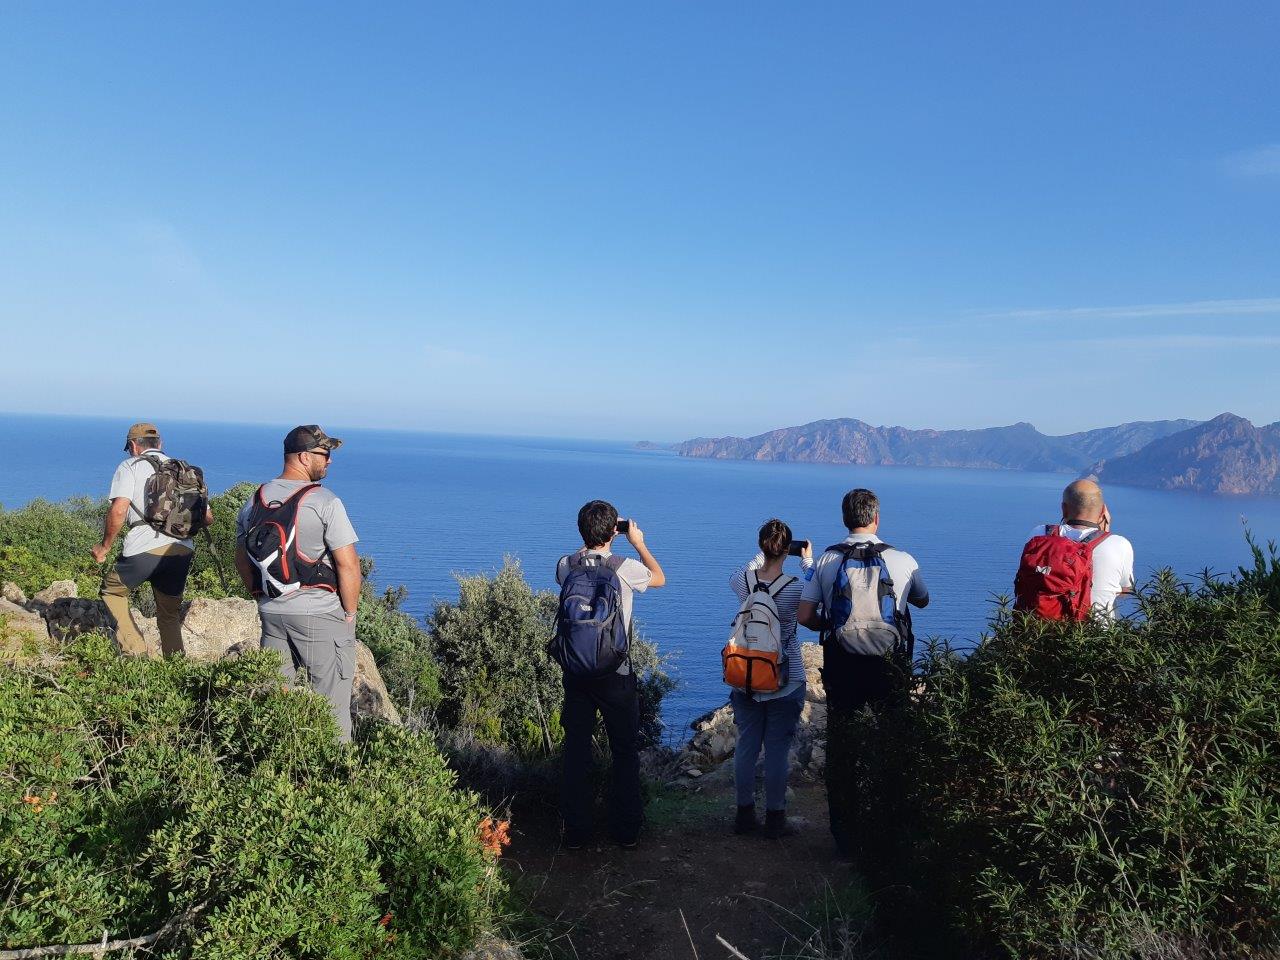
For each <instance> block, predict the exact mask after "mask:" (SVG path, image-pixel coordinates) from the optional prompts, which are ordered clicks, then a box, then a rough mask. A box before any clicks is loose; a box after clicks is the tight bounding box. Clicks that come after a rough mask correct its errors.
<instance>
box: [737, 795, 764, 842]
mask: <svg viewBox="0 0 1280 960" xmlns="http://www.w3.org/2000/svg"><path fill="white" fill-rule="evenodd" d="M759 828H760V821H759V820H757V819H756V805H755V804H754V803H748V804H747V805H746V806H745V807H738V815H737V816H736V817H734V819H733V832H734V833H736V834H737V835H738V836H744V835H746V834H749V833H755V832H756V830H758V829H759Z"/></svg>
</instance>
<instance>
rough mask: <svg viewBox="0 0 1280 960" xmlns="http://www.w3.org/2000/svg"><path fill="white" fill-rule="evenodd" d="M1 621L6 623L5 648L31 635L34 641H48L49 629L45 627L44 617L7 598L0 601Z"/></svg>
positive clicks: (4, 631)
mask: <svg viewBox="0 0 1280 960" xmlns="http://www.w3.org/2000/svg"><path fill="white" fill-rule="evenodd" d="M0 619H2V620H3V622H4V630H3V633H4V637H3V639H4V640H5V647H6V648H9V647H11V646H12V645H13V641H16V640H20V639H21V638H22V637H23V636H27V635H29V636H30V638H31V639H33V640H37V641H40V640H48V639H49V629H48V627H47V626H45V622H44V617H42V616H41V615H40V614H38V613H35V612H33V611H31V610H28V609H27V608H26V607H24V606H21V605H20V604H17V603H14V602H13V601H12V600H9V599H8V598H7V597H6V598H3V599H0Z"/></svg>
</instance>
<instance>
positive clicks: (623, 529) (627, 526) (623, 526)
mask: <svg viewBox="0 0 1280 960" xmlns="http://www.w3.org/2000/svg"><path fill="white" fill-rule="evenodd" d="M618 532H619V533H623V534H625V533H630V532H631V521H630V520H621V519H620V520H618Z"/></svg>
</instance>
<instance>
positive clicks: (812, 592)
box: [800, 533, 929, 613]
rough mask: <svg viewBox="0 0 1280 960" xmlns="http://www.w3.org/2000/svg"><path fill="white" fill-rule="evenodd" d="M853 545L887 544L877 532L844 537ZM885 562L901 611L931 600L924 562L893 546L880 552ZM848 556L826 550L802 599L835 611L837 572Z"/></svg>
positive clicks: (845, 540) (922, 604) (846, 541)
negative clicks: (917, 560)
mask: <svg viewBox="0 0 1280 960" xmlns="http://www.w3.org/2000/svg"><path fill="white" fill-rule="evenodd" d="M844 542H845V543H847V544H850V545H853V544H855V543H884V541H883V540H881V539H880V538H879V537H877V536H876V535H875V534H874V533H851V534H849V536H847V537H845V538H844ZM880 557H881V559H883V560H884V565H885V566H886V567H887V568H888V569H889V577H890V578H891V579H892V580H893V589H894V592H895V593H896V594H897V597H898V610H899V612H901V613H905V612H906V609H907V604H908V603H912V604H914V605H915V606H918V607H920V606H924V605H925V604H926V603H928V602H929V588H928V587H927V586H925V582H924V577H922V576H921V575H920V564H918V563H916V558H915V557H913V556H912V555H911V554H909V553H907V552H906V551H905V550H897V549H894V548H893V547H890V548H889V549H888V550H886V551H885V552H884V553H882V554H880ZM843 562H844V557H843V556H842V555H841V554H839V553H832V552H831V551H826V552H824V553H823V554H822V556H820V557H819V558H818V566H817V568H816V570H815V573H814V576H813V579H811V580H809V582H808V583H806V584H805V585H804V591H803V593H802V594H801V597H800V599H802V600H807V601H809V602H810V603H817V604H821V605H822V606H823V607H824V608H825V609H826V611H827V612H828V613H829V612H830V611H831V593H832V591H833V590H834V589H835V583H836V572H837V571H838V570H839V569H840V564H842V563H843Z"/></svg>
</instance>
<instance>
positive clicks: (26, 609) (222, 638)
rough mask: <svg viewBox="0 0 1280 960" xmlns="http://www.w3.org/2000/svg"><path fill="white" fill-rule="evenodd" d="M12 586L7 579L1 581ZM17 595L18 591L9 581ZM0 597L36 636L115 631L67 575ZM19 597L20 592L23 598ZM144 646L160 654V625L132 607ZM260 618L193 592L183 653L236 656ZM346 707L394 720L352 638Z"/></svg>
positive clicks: (243, 604) (256, 638)
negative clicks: (27, 593)
mask: <svg viewBox="0 0 1280 960" xmlns="http://www.w3.org/2000/svg"><path fill="white" fill-rule="evenodd" d="M5 587H13V584H5ZM13 589H14V591H16V594H15V595H17V596H21V595H22V591H20V590H18V589H17V587H13ZM9 592H10V591H7V590H6V599H4V600H0V615H3V616H4V618H5V623H6V625H7V626H6V629H7V630H8V631H9V632H13V631H16V630H23V631H30V632H33V633H35V634H36V635H37V636H38V637H41V638H43V637H52V638H53V639H54V640H66V639H68V638H70V637H74V636H78V635H80V634H85V633H104V634H106V635H108V636H111V635H113V634H114V633H115V627H116V624H115V619H114V618H113V617H112V616H111V614H110V612H109V611H108V610H107V607H106V604H104V603H103V602H102V601H101V600H87V599H84V598H81V597H77V596H76V592H77V591H76V585H75V583H74V582H73V581H71V580H60V581H58V582H57V583H53V584H51V585H50V586H48V587H46V588H45V589H44V590H41V591H40V592H39V593H37V594H36V595H35V596H33V597H32V598H31V599H30V600H29V601H26V602H25V603H23V604H20V603H17V602H14V601H11V600H9V599H7V596H8V594H9ZM23 599H24V600H25V597H24V598H23ZM132 614H133V622H134V623H135V624H136V625H137V627H138V630H139V632H140V633H141V634H142V638H143V640H144V641H145V642H146V645H147V651H148V653H150V654H151V655H152V656H156V657H158V656H160V631H159V629H158V628H157V626H156V621H155V618H153V617H144V616H143V615H142V614H141V613H139V612H138V611H137V610H133V611H132ZM261 636H262V621H261V620H260V619H259V618H258V605H257V604H256V603H254V602H253V601H252V600H243V599H240V598H237V597H228V598H226V599H222V600H213V599H209V598H207V597H196V598H195V599H193V600H191V601H189V602H188V603H185V604H183V610H182V645H183V650H184V652H185V653H186V655H187V656H188V657H191V658H192V659H195V660H206V661H207V660H220V659H222V658H223V657H227V656H238V655H240V654H241V653H244V652H246V651H249V650H257V649H259V648H260V646H261V643H260V640H261ZM351 707H352V711H353V712H354V713H355V715H356V716H357V717H373V718H377V719H379V720H386V721H387V722H389V723H400V714H399V712H398V711H397V710H396V707H395V704H394V703H392V702H391V696H390V694H388V693H387V687H386V684H385V683H383V681H382V675H381V674H380V673H379V672H378V665H377V664H376V663H375V662H374V660H373V654H372V653H371V652H370V651H369V648H368V647H366V646H365V645H364V644H363V643H360V642H359V641H357V642H356V675H355V680H354V682H353V685H352V691H351Z"/></svg>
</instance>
